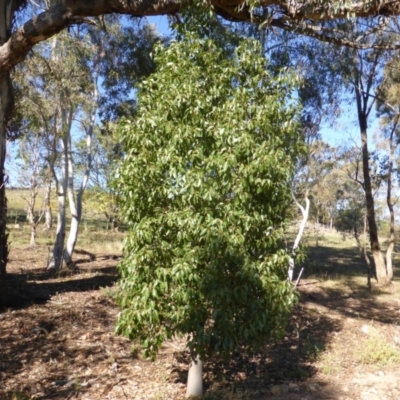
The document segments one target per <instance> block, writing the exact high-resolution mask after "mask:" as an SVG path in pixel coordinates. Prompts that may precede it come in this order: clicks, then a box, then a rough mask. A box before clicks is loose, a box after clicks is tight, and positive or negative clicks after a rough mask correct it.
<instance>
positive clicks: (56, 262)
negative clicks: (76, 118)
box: [47, 96, 73, 272]
mask: <svg viewBox="0 0 400 400" xmlns="http://www.w3.org/2000/svg"><path fill="white" fill-rule="evenodd" d="M60 104H61V105H63V97H62V96H61V101H60ZM61 114H62V132H63V134H62V138H61V145H62V155H61V158H62V161H61V168H62V172H63V174H62V178H61V182H60V181H59V180H58V179H57V174H56V172H55V170H54V164H53V165H52V166H51V170H52V172H53V176H54V179H55V180H56V186H57V197H58V217H57V231H56V241H55V243H54V248H53V254H52V257H51V258H50V261H49V265H48V267H47V269H48V270H50V271H51V272H55V271H58V270H59V269H61V268H62V265H63V255H64V242H65V229H66V215H65V209H66V206H65V205H66V193H67V185H68V181H69V173H68V171H69V169H68V153H69V151H70V150H69V140H70V135H71V125H72V116H73V107H70V109H69V112H68V113H67V110H66V109H65V108H63V107H62V110H61ZM67 114H68V116H67Z"/></svg>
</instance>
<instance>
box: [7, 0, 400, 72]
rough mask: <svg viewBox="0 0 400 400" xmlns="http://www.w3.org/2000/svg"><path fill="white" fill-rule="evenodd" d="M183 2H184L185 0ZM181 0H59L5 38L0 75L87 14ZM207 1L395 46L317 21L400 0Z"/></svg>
mask: <svg viewBox="0 0 400 400" xmlns="http://www.w3.org/2000/svg"><path fill="white" fill-rule="evenodd" d="M182 1H185V4H188V2H187V0H182ZM182 4H183V2H181V1H179V0H90V1H89V0H60V1H58V2H57V3H56V4H55V5H54V6H52V7H51V8H49V9H48V10H46V11H44V12H43V13H41V14H39V15H37V16H36V17H34V18H32V19H31V20H29V21H27V22H26V23H25V24H24V25H23V26H21V27H20V28H19V29H17V30H16V31H15V32H14V33H13V34H12V36H11V38H10V39H9V40H8V41H7V42H6V43H4V44H3V45H2V46H0V78H1V77H2V76H4V75H5V74H6V73H7V71H9V70H10V69H11V68H12V67H13V66H14V65H16V64H18V63H19V62H20V61H22V60H23V59H24V58H25V56H26V55H27V53H28V52H29V50H30V49H32V47H33V46H34V45H35V44H36V43H38V42H41V41H43V40H46V39H48V38H49V37H51V36H53V35H55V34H57V33H58V32H60V31H61V30H62V29H65V28H66V27H68V26H71V25H74V24H80V23H85V22H87V21H88V20H87V19H86V18H87V17H95V16H100V15H104V14H112V13H119V14H128V15H132V16H137V17H143V16H152V15H163V14H174V13H177V12H179V10H180V9H181V6H182ZM210 5H211V6H212V7H213V9H214V10H215V12H216V13H217V14H219V15H220V16H221V17H223V18H226V19H229V20H231V21H242V22H255V23H258V24H261V23H266V24H267V25H269V26H274V27H277V28H280V29H283V30H286V31H292V32H293V31H294V32H297V33H299V34H303V35H307V36H310V37H313V38H316V39H318V40H321V41H325V42H330V43H334V44H337V45H343V46H350V47H356V48H377V49H397V48H400V43H399V44H395V45H393V46H385V45H381V46H380V45H374V46H368V45H365V44H360V43H359V41H356V40H355V41H352V40H349V39H347V38H346V37H345V36H344V35H342V36H340V35H338V34H337V32H335V31H334V30H329V29H327V28H324V27H323V26H320V25H318V23H321V22H322V21H332V20H335V19H345V18H349V17H361V18H367V17H376V16H379V15H382V16H398V15H400V1H394V0H372V1H355V0H354V2H353V3H348V2H344V1H336V2H334V1H324V2H323V4H319V5H316V4H315V1H314V0H301V1H300V0H299V1H296V0H260V1H259V2H257V5H256V8H254V9H252V7H253V6H255V5H254V3H253V4H252V2H251V1H247V2H244V1H243V0H210ZM258 10H264V11H266V13H263V14H264V15H269V16H272V17H270V18H269V19H268V20H267V21H266V20H265V19H262V18H261V17H259V16H257V11H258Z"/></svg>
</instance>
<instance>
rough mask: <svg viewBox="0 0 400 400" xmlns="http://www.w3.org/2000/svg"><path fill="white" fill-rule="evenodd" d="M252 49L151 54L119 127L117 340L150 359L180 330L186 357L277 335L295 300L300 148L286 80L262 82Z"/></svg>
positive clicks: (200, 47) (209, 47) (249, 45)
mask: <svg viewBox="0 0 400 400" xmlns="http://www.w3.org/2000/svg"><path fill="white" fill-rule="evenodd" d="M259 54H260V51H259V49H258V48H257V45H256V44H255V43H254V42H249V41H245V42H243V43H242V44H241V45H240V46H239V47H238V49H237V50H236V52H235V54H234V56H233V57H231V58H229V59H227V58H226V57H225V56H224V53H223V51H222V50H221V49H219V48H218V47H217V46H216V45H215V43H214V42H213V41H211V40H198V39H196V38H195V37H193V36H190V35H189V37H188V38H187V39H185V40H183V41H182V42H179V43H173V44H172V45H171V46H170V47H169V48H162V47H159V48H158V49H157V51H156V55H155V61H156V65H158V68H157V70H156V73H155V74H153V75H152V76H150V77H149V78H148V79H147V80H146V81H144V82H143V83H142V84H141V85H140V86H139V90H138V99H139V109H138V114H137V116H138V117H137V120H136V121H135V122H134V123H133V122H131V121H123V122H121V124H120V132H121V135H122V140H123V142H124V144H125V151H126V156H125V159H124V161H123V163H122V165H121V167H120V169H119V172H118V177H117V186H118V191H119V193H120V199H121V204H120V207H121V210H122V215H123V216H124V217H126V219H127V222H128V224H129V234H128V237H127V239H126V242H125V255H124V259H123V261H122V262H121V263H120V265H119V270H120V273H121V280H120V282H119V289H120V290H119V294H118V301H119V304H120V306H121V307H122V311H121V313H120V317H119V320H118V324H117V331H118V332H119V333H121V334H124V335H126V336H128V337H129V338H131V339H134V340H139V341H140V342H141V345H142V346H143V348H144V350H145V354H146V355H150V356H153V357H155V355H156V353H157V351H158V349H159V348H160V346H161V345H162V343H163V341H164V340H165V339H166V338H168V337H171V335H173V334H187V335H188V336H187V339H188V346H189V348H190V350H191V351H192V352H193V353H197V354H200V355H202V356H203V357H204V356H207V355H211V354H213V353H220V354H223V355H225V356H229V355H230V354H231V352H232V351H233V350H234V349H235V348H236V347H237V346H238V344H239V343H242V344H245V345H248V346H249V347H255V346H256V345H257V344H259V343H261V342H262V341H263V340H264V339H265V338H268V337H277V336H279V335H280V334H282V332H283V330H284V327H285V323H286V317H287V316H288V314H289V312H290V309H291V307H292V305H293V304H294V303H295V301H296V295H295V292H294V290H293V287H292V284H291V283H289V282H288V281H287V280H286V273H287V267H288V262H289V255H288V254H286V253H285V252H284V251H283V250H281V249H280V239H281V237H282V231H283V228H284V225H285V218H286V211H287V209H288V206H289V204H290V202H291V199H290V192H289V189H288V188H289V182H290V180H291V178H292V175H293V169H294V161H295V159H296V157H297V155H298V153H299V152H300V151H301V150H302V142H301V140H300V136H301V135H300V134H299V129H298V126H299V124H298V120H299V113H298V109H299V106H298V103H297V101H296V99H294V98H293V96H292V95H293V93H294V85H295V83H296V79H295V77H294V76H293V75H292V74H291V73H288V72H287V71H284V72H283V73H282V74H281V75H279V76H276V77H271V75H270V74H269V73H268V71H267V69H266V61H265V59H264V58H262V57H261V56H259Z"/></svg>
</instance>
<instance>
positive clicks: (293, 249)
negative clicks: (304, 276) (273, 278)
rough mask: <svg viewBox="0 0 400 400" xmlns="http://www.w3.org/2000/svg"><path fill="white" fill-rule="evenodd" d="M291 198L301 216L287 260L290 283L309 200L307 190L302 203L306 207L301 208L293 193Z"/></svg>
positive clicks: (306, 216)
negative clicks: (290, 255)
mask: <svg viewBox="0 0 400 400" xmlns="http://www.w3.org/2000/svg"><path fill="white" fill-rule="evenodd" d="M292 198H293V200H294V202H295V203H296V205H297V207H298V208H299V209H300V211H301V214H302V216H303V218H302V220H301V223H300V226H299V231H298V232H297V236H296V240H295V241H294V244H293V247H292V257H291V258H290V260H289V268H288V280H289V281H292V280H293V273H294V258H295V256H296V250H297V248H298V247H299V245H300V241H301V238H302V236H303V233H304V228H305V227H306V224H307V220H308V214H309V212H310V199H309V198H308V190H306V193H305V195H304V201H305V203H306V206H305V207H303V206H302V205H301V204H300V203H299V202H298V201H297V200H296V197H295V196H294V193H293V191H292Z"/></svg>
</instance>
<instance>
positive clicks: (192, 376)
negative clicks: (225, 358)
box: [186, 355, 203, 398]
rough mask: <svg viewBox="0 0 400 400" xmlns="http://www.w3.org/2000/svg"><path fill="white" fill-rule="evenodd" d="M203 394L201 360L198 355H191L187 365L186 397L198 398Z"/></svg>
mask: <svg viewBox="0 0 400 400" xmlns="http://www.w3.org/2000/svg"><path fill="white" fill-rule="evenodd" d="M202 395H203V361H202V360H201V358H200V356H199V355H194V356H192V362H191V364H190V367H189V374H188V381H187V388H186V397H187V398H199V397H201V396H202Z"/></svg>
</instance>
